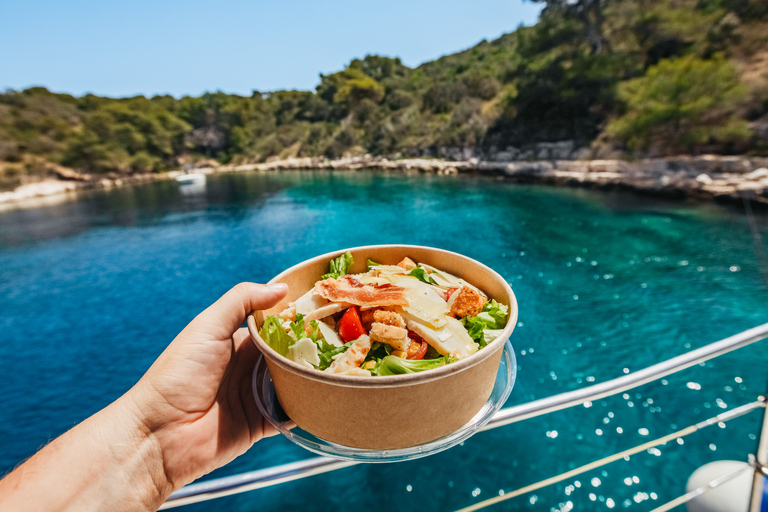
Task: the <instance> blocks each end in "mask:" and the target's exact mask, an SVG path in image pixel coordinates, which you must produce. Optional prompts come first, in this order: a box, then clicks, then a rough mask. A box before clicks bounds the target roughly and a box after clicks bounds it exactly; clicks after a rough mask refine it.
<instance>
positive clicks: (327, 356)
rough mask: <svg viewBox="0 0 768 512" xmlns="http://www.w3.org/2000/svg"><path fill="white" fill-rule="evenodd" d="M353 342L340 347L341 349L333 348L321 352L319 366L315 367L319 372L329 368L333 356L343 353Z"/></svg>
mask: <svg viewBox="0 0 768 512" xmlns="http://www.w3.org/2000/svg"><path fill="white" fill-rule="evenodd" d="M353 343H354V341H349V342H347V343H345V344H344V345H342V346H341V347H333V348H332V349H331V350H328V351H326V352H323V353H322V354H320V365H319V366H318V367H317V368H318V369H319V370H325V369H326V368H328V367H329V366H331V363H332V362H333V356H335V355H336V354H341V353H342V352H345V351H346V350H347V349H348V348H349V347H351V346H352V344H353Z"/></svg>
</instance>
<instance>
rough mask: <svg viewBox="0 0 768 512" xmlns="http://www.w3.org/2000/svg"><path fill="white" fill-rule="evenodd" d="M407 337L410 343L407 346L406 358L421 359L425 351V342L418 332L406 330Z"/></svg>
mask: <svg viewBox="0 0 768 512" xmlns="http://www.w3.org/2000/svg"><path fill="white" fill-rule="evenodd" d="M408 337H409V338H411V344H410V345H409V346H408V353H407V354H406V356H405V358H406V359H423V358H424V354H426V353H427V348H428V345H427V342H426V341H424V340H423V339H422V338H421V336H419V335H418V334H416V333H414V332H411V331H408Z"/></svg>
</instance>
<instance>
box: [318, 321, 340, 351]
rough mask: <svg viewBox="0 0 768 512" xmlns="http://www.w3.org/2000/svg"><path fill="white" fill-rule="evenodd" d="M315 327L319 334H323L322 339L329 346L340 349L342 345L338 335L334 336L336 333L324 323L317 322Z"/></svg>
mask: <svg viewBox="0 0 768 512" xmlns="http://www.w3.org/2000/svg"><path fill="white" fill-rule="evenodd" d="M317 326H318V327H319V328H320V332H321V333H323V339H325V341H326V342H327V343H328V344H329V345H333V346H334V347H340V346H342V345H343V344H344V343H343V342H342V341H341V338H339V335H338V334H336V331H334V330H333V329H332V328H331V327H330V326H329V325H328V324H326V323H325V322H317Z"/></svg>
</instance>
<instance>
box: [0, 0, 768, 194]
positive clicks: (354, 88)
mask: <svg viewBox="0 0 768 512" xmlns="http://www.w3.org/2000/svg"><path fill="white" fill-rule="evenodd" d="M542 143H558V144H559V145H560V146H559V147H562V148H565V150H564V151H565V153H566V155H565V157H571V158H590V157H606V156H617V155H624V156H627V157H639V156H665V155H671V154H682V153H690V154H696V153H721V154H734V153H738V154H761V155H765V154H768V3H766V2H765V1H764V0H658V1H657V0H579V1H576V2H567V1H565V0H551V1H548V2H546V6H545V8H544V11H543V12H542V15H541V17H540V19H539V21H538V23H537V24H536V25H535V26H533V27H519V28H518V29H517V30H515V31H514V32H511V33H509V34H505V35H503V36H502V37H500V38H498V39H496V40H494V41H490V42H488V41H483V42H481V43H479V44H478V45H476V46H474V47H473V48H470V49H468V50H465V51H463V52H459V53H456V54H452V55H448V56H444V57H441V58H439V59H437V60H434V61H431V62H428V63H425V64H422V65H421V66H419V67H417V68H415V69H411V68H408V67H407V66H404V65H403V64H402V63H401V61H400V60H399V59H397V58H388V57H382V56H373V55H371V56H367V57H365V58H364V59H362V60H358V59H356V60H353V61H352V62H351V63H350V64H349V65H348V66H347V68H346V69H344V70H341V71H339V72H337V73H333V74H330V75H321V77H320V83H319V84H318V86H317V88H316V90H315V91H275V92H269V93H261V92H257V91H254V93H253V94H252V95H251V96H237V95H231V94H224V93H221V92H216V93H207V94H204V95H202V96H200V97H184V98H181V99H175V98H173V97H171V96H156V97H152V98H146V97H143V96H138V97H133V98H121V99H112V98H103V97H97V96H94V95H86V96H83V97H73V96H70V95H67V94H56V93H52V92H49V91H48V90H46V89H44V88H39V87H35V88H30V89H26V90H23V91H6V92H5V93H4V94H0V169H1V170H2V173H1V174H0V187H2V188H9V187H13V186H15V185H17V184H19V183H20V182H22V181H23V180H25V179H28V178H27V177H31V176H43V175H45V174H46V173H48V172H50V167H51V165H52V164H56V165H61V166H65V167H71V168H73V169H76V170H78V171H80V172H85V173H90V174H99V173H113V174H115V173H135V172H160V171H164V170H168V169H172V168H178V167H179V166H181V165H184V164H187V163H192V162H194V161H196V160H198V159H201V158H213V159H216V160H218V161H220V162H222V163H241V162H243V163H244V162H258V161H264V160H267V159H268V158H275V157H279V158H285V157H290V156H320V155H325V156H327V157H329V158H334V157H340V156H342V155H344V154H347V153H371V154H378V155H387V156H394V157H397V156H400V157H447V158H467V157H469V156H477V157H480V158H487V159H493V158H504V159H507V158H535V157H537V156H540V153H537V148H541V147H542Z"/></svg>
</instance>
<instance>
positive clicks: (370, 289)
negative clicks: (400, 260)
mask: <svg viewBox="0 0 768 512" xmlns="http://www.w3.org/2000/svg"><path fill="white" fill-rule="evenodd" d="M315 292H316V293H317V294H318V295H320V296H322V297H325V298H326V299H328V300H329V301H331V302H348V303H350V304H356V305H358V306H361V307H364V308H370V307H375V306H407V305H408V299H407V298H406V297H405V290H404V289H403V288H401V287H399V286H394V285H380V286H374V285H371V284H363V283H361V282H360V281H358V280H357V279H356V278H355V277H354V276H350V275H346V276H342V277H340V278H339V279H334V278H332V277H329V278H328V279H325V280H323V281H318V282H317V283H315Z"/></svg>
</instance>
